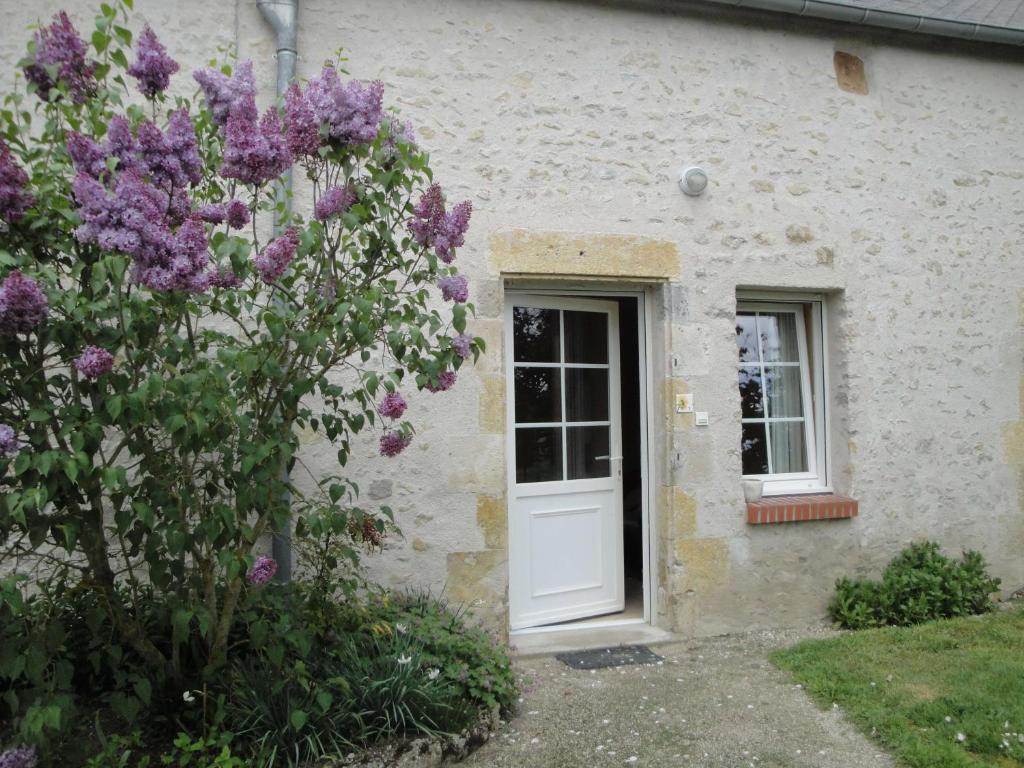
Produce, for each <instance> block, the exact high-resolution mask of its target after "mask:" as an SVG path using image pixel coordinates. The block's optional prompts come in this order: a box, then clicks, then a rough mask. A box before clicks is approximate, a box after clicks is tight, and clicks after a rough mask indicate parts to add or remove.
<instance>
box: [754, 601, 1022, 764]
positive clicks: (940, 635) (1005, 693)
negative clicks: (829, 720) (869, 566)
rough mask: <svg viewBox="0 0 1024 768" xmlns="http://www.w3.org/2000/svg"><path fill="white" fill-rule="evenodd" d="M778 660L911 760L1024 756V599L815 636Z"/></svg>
mask: <svg viewBox="0 0 1024 768" xmlns="http://www.w3.org/2000/svg"><path fill="white" fill-rule="evenodd" d="M772 661H773V662H774V663H775V664H776V665H777V666H779V667H780V668H782V669H785V670H788V671H789V672H791V673H792V674H793V676H794V677H795V678H796V679H797V681H798V682H800V683H801V684H802V685H803V686H804V688H805V689H806V690H807V691H808V693H810V694H811V696H812V697H813V698H814V699H815V700H816V701H817V702H818V703H819V704H821V705H822V706H825V707H831V706H832V705H833V704H838V705H839V706H840V707H842V708H843V711H844V712H845V713H846V715H847V717H848V718H849V719H850V720H852V721H853V722H854V723H856V724H857V725H858V726H859V727H860V728H862V729H863V730H864V732H865V733H866V734H868V735H869V736H871V737H872V738H873V739H875V740H876V741H878V742H879V743H881V744H882V745H883V746H885V747H886V748H887V749H889V750H890V751H891V752H892V753H893V754H894V755H896V756H897V757H898V758H900V759H901V760H902V761H903V762H904V763H905V764H906V765H909V766H913V767H914V768H959V767H960V766H965V767H966V766H970V768H977V767H978V766H993V768H1011V767H1014V768H1020V767H1021V766H1024V609H1021V608H1015V609H1013V610H1008V611H1000V612H997V613H993V614H988V615H986V616H977V617H971V618H965V619H948V620H943V621H935V622H929V623H927V624H921V625H919V626H916V627H888V628H885V629H869V630H863V631H860V632H851V633H849V634H845V635H842V636H840V637H835V638H831V639H828V640H808V641H805V642H802V643H799V644H798V645H795V646H793V647H792V648H789V649H787V650H784V651H779V652H777V653H775V654H773V656H772Z"/></svg>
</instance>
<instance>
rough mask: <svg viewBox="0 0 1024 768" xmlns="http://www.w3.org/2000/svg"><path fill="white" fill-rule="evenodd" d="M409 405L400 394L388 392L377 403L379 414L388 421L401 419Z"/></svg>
mask: <svg viewBox="0 0 1024 768" xmlns="http://www.w3.org/2000/svg"><path fill="white" fill-rule="evenodd" d="M407 407H408V404H407V403H406V402H405V398H404V397H402V396H401V395H400V394H399V393H398V392H388V393H387V394H386V395H384V397H382V398H381V400H380V402H379V403H377V413H379V414H380V415H381V416H383V417H384V418H386V419H400V418H402V414H403V413H405V409H406V408H407Z"/></svg>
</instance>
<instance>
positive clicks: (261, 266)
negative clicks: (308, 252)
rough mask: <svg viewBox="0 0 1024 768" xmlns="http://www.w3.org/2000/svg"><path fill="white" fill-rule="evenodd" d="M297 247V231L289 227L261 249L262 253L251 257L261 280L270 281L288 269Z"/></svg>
mask: <svg viewBox="0 0 1024 768" xmlns="http://www.w3.org/2000/svg"><path fill="white" fill-rule="evenodd" d="M298 247H299V232H298V230H297V229H295V227H289V228H288V229H287V230H285V232H284V234H283V235H281V236H280V237H278V238H277V239H275V240H273V241H271V243H270V244H269V245H268V246H267V247H266V248H264V249H263V253H261V254H259V255H258V256H256V258H255V259H253V266H254V267H256V271H257V272H259V273H260V277H261V278H263V282H265V283H272V282H274V281H275V280H277V279H278V278H279V277H281V275H283V274H284V273H285V271H286V270H287V269H288V265H289V264H291V262H292V259H294V258H295V249H296V248H298Z"/></svg>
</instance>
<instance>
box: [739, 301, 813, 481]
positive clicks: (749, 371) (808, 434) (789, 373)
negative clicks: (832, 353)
mask: <svg viewBox="0 0 1024 768" xmlns="http://www.w3.org/2000/svg"><path fill="white" fill-rule="evenodd" d="M822 303H823V302H822V300H821V299H820V297H819V298H815V299H813V300H812V299H807V300H796V299H786V300H780V299H777V298H772V299H771V300H768V299H757V298H749V297H741V298H740V300H739V302H738V303H737V308H736V345H737V347H738V352H739V359H738V369H737V370H738V382H739V394H740V410H741V419H740V421H741V424H742V438H741V451H742V459H743V477H744V478H758V479H761V480H764V492H765V494H768V495H771V494H784V493H801V492H813V491H818V492H820V491H823V490H826V489H827V487H828V471H827V469H828V468H827V459H826V451H825V448H826V446H825V418H826V414H825V397H824V395H825V365H824V348H823V345H822V337H823V332H822V331H823V323H824V315H823V312H822Z"/></svg>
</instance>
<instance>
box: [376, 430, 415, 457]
mask: <svg viewBox="0 0 1024 768" xmlns="http://www.w3.org/2000/svg"><path fill="white" fill-rule="evenodd" d="M411 442H412V437H411V436H409V435H404V434H402V433H401V432H385V433H384V435H383V436H382V437H381V439H380V455H381V456H388V457H390V456H397V455H398V454H400V453H401V452H402V451H404V450H405V449H406V448H408V447H409V443H411Z"/></svg>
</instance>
